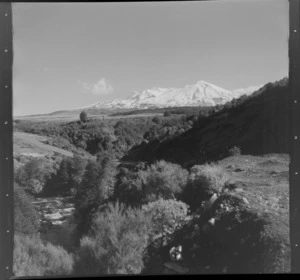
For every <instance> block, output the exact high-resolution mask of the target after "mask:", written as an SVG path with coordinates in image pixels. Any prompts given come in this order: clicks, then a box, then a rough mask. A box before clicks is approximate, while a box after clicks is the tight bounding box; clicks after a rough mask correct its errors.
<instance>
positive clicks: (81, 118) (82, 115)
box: [79, 111, 88, 123]
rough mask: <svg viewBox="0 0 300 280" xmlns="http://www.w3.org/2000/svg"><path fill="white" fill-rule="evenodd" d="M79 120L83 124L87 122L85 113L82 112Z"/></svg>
mask: <svg viewBox="0 0 300 280" xmlns="http://www.w3.org/2000/svg"><path fill="white" fill-rule="evenodd" d="M79 118H80V120H81V121H82V122H84V123H85V122H87V120H88V117H87V113H86V112H85V111H82V112H81V113H80V115H79Z"/></svg>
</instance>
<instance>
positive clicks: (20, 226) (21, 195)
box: [14, 184, 40, 234]
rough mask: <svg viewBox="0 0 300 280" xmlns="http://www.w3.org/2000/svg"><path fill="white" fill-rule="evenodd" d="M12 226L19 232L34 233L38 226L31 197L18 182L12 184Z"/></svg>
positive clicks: (36, 214) (37, 217)
mask: <svg viewBox="0 0 300 280" xmlns="http://www.w3.org/2000/svg"><path fill="white" fill-rule="evenodd" d="M14 226H15V233H20V234H36V233H37V232H38V230H39V228H40V222H39V215H38V213H37V212H36V211H35V209H34V207H33V204H32V200H31V197H30V196H28V195H27V194H26V193H25V191H24V190H23V189H22V188H21V187H20V186H19V185H18V184H15V185H14Z"/></svg>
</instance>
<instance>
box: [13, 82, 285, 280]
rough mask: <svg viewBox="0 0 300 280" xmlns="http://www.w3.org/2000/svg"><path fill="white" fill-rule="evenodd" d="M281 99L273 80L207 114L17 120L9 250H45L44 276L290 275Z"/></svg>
mask: <svg viewBox="0 0 300 280" xmlns="http://www.w3.org/2000/svg"><path fill="white" fill-rule="evenodd" d="M203 85H205V87H204V88H205V89H206V91H203V92H204V93H205V92H206V93H207V94H209V93H211V92H210V90H212V89H214V90H215V89H216V87H212V86H211V85H207V84H206V83H203V82H201V83H197V86H196V88H197V89H199V88H201V86H203ZM191 88H192V89H193V90H195V88H193V87H192V86H191V87H187V90H191ZM209 88H211V89H209ZM217 89H218V90H219V88H217ZM160 91H161V92H162V93H161V96H164V95H165V92H166V91H164V90H162V89H161V90H160ZM168 92H169V91H168ZM174 92H176V90H174V91H173V93H174ZM240 92H241V91H239V94H240ZM287 92H288V80H287V79H282V80H280V81H277V82H275V83H269V84H267V85H265V86H263V87H259V88H258V90H256V91H254V92H253V93H252V94H250V93H249V94H248V95H244V94H243V95H239V97H237V98H233V99H230V101H228V102H225V103H223V104H212V103H210V105H212V106H198V107H197V106H186V105H187V104H188V105H190V104H189V103H186V102H183V103H182V104H181V105H182V106H179V107H176V106H175V107H172V109H171V107H169V108H166V107H163V108H154V109H153V108H152V109H145V108H143V109H141V108H140V109H139V110H141V111H139V110H136V107H134V106H133V107H131V109H130V111H127V112H122V113H118V114H115V115H110V116H109V115H105V116H102V115H92V114H89V113H87V119H85V120H81V119H80V118H79V114H80V112H81V111H78V112H77V113H76V114H75V113H74V112H73V116H72V117H70V116H67V115H65V116H63V114H62V113H60V114H62V115H61V116H59V115H56V114H53V115H52V116H46V115H44V116H31V117H23V118H16V119H15V121H14V167H15V196H16V204H15V205H16V206H15V207H16V210H15V211H16V214H15V215H16V225H15V229H16V236H17V238H20V240H19V239H18V240H19V241H18V242H21V241H22V240H23V243H22V244H23V245H22V246H23V247H22V246H21V245H18V246H19V247H18V246H17V248H25V247H24V246H27V247H26V248H27V249H26V250H27V251H30V250H33V251H34V250H35V252H37V254H41V256H42V253H41V252H43V250H44V251H45V250H49V254H48V256H51V257H49V258H50V259H49V263H52V264H53V267H52V268H51V269H52V270H51V271H50V272H49V274H48V275H58V274H59V273H60V274H67V275H74V276H76V275H82V274H84V275H87V276H93V275H96V274H116V273H117V274H157V273H158V274H181V273H207V274H210V273H212V274H214V273H282V272H288V271H290V244H289V156H288V145H287V138H288V119H287V116H288V114H287V108H288V104H287V100H288V94H287ZM168 94H169V93H168ZM174 94H175V93H174ZM222 94H224V92H223V91H222ZM150 95H151V96H152V95H155V93H153V92H150V91H145V92H143V93H141V95H140V96H141V97H143V98H141V99H145V98H147V99H148V98H149V99H151V98H153V96H152V97H151V96H150ZM145 96H146V97H145ZM224 96H226V95H224ZM136 97H137V96H136ZM156 97H157V96H156ZM212 97H213V98H217V97H216V96H214V94H212ZM162 98H163V97H162ZM157 100H161V99H159V98H158V99H157ZM152 101H153V100H152ZM143 104H145V103H143ZM197 104H198V105H199V104H200V103H197ZM173 105H174V104H173ZM175 105H178V104H177V103H176V104H175ZM86 111H87V112H88V110H86ZM28 221H30V224H32V227H28V226H26V225H28ZM24 235H25V236H26V237H24ZM22 238H24V239H22ZM26 238H28V239H26ZM18 244H19V243H18ZM20 244H21V243H20ZM33 244H40V245H38V246H37V245H36V246H33ZM43 246H44V247H43ZM53 246H54V247H53ZM178 246H181V247H182V252H181V253H180V257H178V260H176V259H174V258H171V256H170V253H169V252H170V250H171V249H172V248H177V247H178ZM42 248H44V249H42ZM45 248H48V249H45ZM50 248H51V249H50ZM20 250H21V249H20ZM24 250H25V249H24ZM47 252H48V251H47ZM50 252H51V253H50ZM24 254H25V253H24ZM16 256H18V258H19V259H22V258H21V256H22V255H17V253H16ZM61 256H64V258H63V259H64V261H61V260H62V258H61ZM19 259H18V260H19ZM24 259H26V258H25V257H24ZM41 259H43V257H41ZM58 260H60V261H58ZM36 262H37V263H35V264H34V265H35V266H34V265H33V264H28V266H29V267H30V266H32V267H37V268H35V269H33V270H32V271H33V274H34V275H36V276H41V275H46V274H43V272H42V271H44V270H43V269H44V266H45V265H44V264H43V263H41V262H38V261H36ZM16 263H18V264H19V262H16ZM20 267H21V265H19V267H17V266H16V268H15V269H16V270H17V271H18V273H17V275H18V276H22V275H24V274H22V273H23V270H22V269H21V268H20ZM57 271H59V273H57ZM34 275H33V276H34Z"/></svg>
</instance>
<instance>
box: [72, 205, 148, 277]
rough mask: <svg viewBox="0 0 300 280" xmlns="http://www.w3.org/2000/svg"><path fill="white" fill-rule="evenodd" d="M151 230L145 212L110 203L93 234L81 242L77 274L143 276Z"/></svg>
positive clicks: (97, 219) (98, 219) (99, 217)
mask: <svg viewBox="0 0 300 280" xmlns="http://www.w3.org/2000/svg"><path fill="white" fill-rule="evenodd" d="M148 231H149V218H148V217H147V216H146V215H145V214H144V213H143V211H142V210H135V209H131V208H127V209H126V208H125V207H124V205H122V204H119V203H116V204H109V205H108V207H107V209H106V211H105V212H99V213H98V214H97V215H96V216H95V220H94V223H93V226H92V230H91V232H90V235H89V236H85V237H83V238H82V239H81V241H80V248H79V251H78V259H77V265H76V271H77V272H78V273H84V274H86V275H97V274H98V275H99V274H137V273H140V272H141V271H142V269H143V266H144V264H143V256H144V252H145V249H146V247H147V244H148V238H149V235H148Z"/></svg>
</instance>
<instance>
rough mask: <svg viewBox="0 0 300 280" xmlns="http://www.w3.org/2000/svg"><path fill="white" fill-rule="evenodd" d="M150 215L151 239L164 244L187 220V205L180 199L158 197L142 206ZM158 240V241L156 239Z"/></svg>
mask: <svg viewBox="0 0 300 280" xmlns="http://www.w3.org/2000/svg"><path fill="white" fill-rule="evenodd" d="M142 209H143V211H144V213H145V214H147V215H149V216H150V217H151V240H152V241H154V242H156V241H158V240H160V241H161V242H162V245H165V243H166V242H167V241H169V239H170V238H171V236H172V234H173V233H174V232H175V231H176V230H178V229H180V228H182V226H183V225H184V224H185V223H186V222H187V221H188V219H189V217H188V213H189V207H188V205H186V204H185V203H184V202H182V201H177V200H174V199H169V200H164V199H159V200H157V201H154V202H150V203H148V204H146V205H143V207H142ZM158 242H159V241H158Z"/></svg>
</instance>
